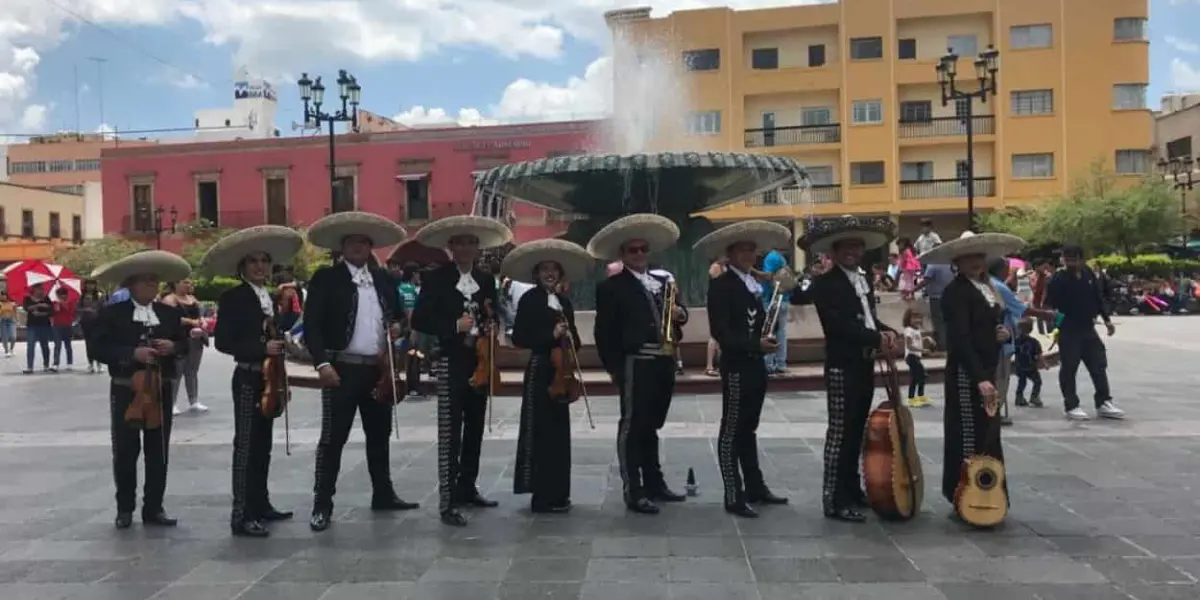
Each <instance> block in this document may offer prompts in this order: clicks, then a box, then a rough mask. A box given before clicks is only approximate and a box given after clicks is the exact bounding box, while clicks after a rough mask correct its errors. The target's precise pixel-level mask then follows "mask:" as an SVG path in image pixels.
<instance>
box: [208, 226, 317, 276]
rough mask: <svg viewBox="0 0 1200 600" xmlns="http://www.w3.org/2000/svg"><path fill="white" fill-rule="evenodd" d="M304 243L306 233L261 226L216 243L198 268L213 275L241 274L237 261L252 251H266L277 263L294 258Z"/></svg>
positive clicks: (234, 234) (280, 227)
mask: <svg viewBox="0 0 1200 600" xmlns="http://www.w3.org/2000/svg"><path fill="white" fill-rule="evenodd" d="M303 246H304V236H302V235H300V234H299V233H298V232H297V231H296V230H294V229H292V228H290V227H284V226H282V225H259V226H257V227H250V228H248V229H243V230H241V231H238V232H235V233H231V234H229V235H227V236H225V237H223V238H221V239H220V240H217V243H215V244H213V245H212V247H210V248H209V249H208V252H205V253H204V258H201V259H200V266H199V268H198V270H200V271H203V272H205V273H209V274H212V275H227V276H230V277H237V276H238V272H237V269H238V264H239V263H241V262H242V259H243V258H245V257H246V255H248V254H250V253H252V252H264V253H266V255H267V256H270V257H271V262H272V263H274V264H277V265H282V264H287V263H289V262H291V261H292V258H293V257H294V256H296V253H297V252H299V251H300V248H301V247H303Z"/></svg>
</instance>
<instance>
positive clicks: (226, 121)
mask: <svg viewBox="0 0 1200 600" xmlns="http://www.w3.org/2000/svg"><path fill="white" fill-rule="evenodd" d="M225 126H226V127H229V119H225Z"/></svg>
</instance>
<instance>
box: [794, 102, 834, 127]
mask: <svg viewBox="0 0 1200 600" xmlns="http://www.w3.org/2000/svg"><path fill="white" fill-rule="evenodd" d="M800 124H801V125H807V126H812V127H817V126H820V125H832V124H833V109H832V108H828V107H824V106H819V107H813V108H802V109H800Z"/></svg>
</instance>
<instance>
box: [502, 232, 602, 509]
mask: <svg viewBox="0 0 1200 600" xmlns="http://www.w3.org/2000/svg"><path fill="white" fill-rule="evenodd" d="M592 263H593V260H592V257H591V256H590V255H588V253H587V250H584V249H583V247H582V246H580V245H579V244H576V243H573V242H568V241H566V240H560V239H546V240H537V241H533V242H526V243H524V244H521V245H520V246H517V247H516V248H515V249H514V250H512V251H511V252H509V254H508V256H506V257H505V258H504V263H503V265H502V267H501V269H502V271H503V273H504V275H505V276H507V277H511V278H512V279H513V280H515V281H523V282H531V283H533V284H534V285H536V287H534V288H532V289H530V290H528V291H526V292H525V293H524V294H522V295H521V301H520V304H518V305H517V311H516V318H515V320H514V322H513V329H512V341H513V345H515V346H517V347H519V348H525V349H528V350H529V352H530V354H529V365H528V366H527V367H526V368H525V386H524V393H523V394H522V395H521V426H520V433H519V434H518V436H517V459H516V466H515V467H514V469H513V493H514V494H532V497H531V498H530V503H529V509H530V511H532V512H535V513H565V512H567V511H569V510H570V509H571V410H570V403H571V402H573V401H574V400H576V399H578V397H579V393H580V392H581V391H582V389H581V388H580V387H579V386H580V385H582V382H581V381H577V379H576V378H577V376H578V372H577V369H576V365H577V363H576V360H577V355H576V352H578V350H579V330H577V329H576V328H575V309H574V308H572V306H571V301H570V300H569V299H568V298H567V296H566V295H565V294H561V293H559V292H558V290H559V289H561V288H560V285H561V284H562V283H563V282H564V281H565V280H566V278H567V277H569V276H574V277H584V276H586V275H587V274H588V272H590V271H591V267H592Z"/></svg>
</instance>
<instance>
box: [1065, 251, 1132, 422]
mask: <svg viewBox="0 0 1200 600" xmlns="http://www.w3.org/2000/svg"><path fill="white" fill-rule="evenodd" d="M1062 258H1063V266H1064V267H1065V268H1064V269H1063V270H1062V271H1059V272H1058V273H1055V274H1054V277H1052V278H1051V279H1050V283H1049V284H1047V287H1046V306H1047V307H1051V308H1054V309H1057V310H1058V312H1059V314H1061V315H1062V319H1061V323H1060V324H1059V326H1058V330H1059V335H1058V347H1059V351H1058V359H1059V370H1058V386H1059V388H1060V389H1061V390H1062V395H1063V412H1064V414H1065V415H1066V417H1067V418H1068V419H1071V420H1074V421H1086V420H1088V419H1089V418H1090V417H1088V414H1087V413H1085V412H1083V409H1081V408H1080V407H1079V394H1078V393H1077V392H1076V389H1075V375H1076V374H1077V373H1078V372H1079V364H1080V363H1083V366H1084V368H1086V369H1087V372H1088V375H1089V376H1090V377H1091V378H1092V386H1093V387H1094V388H1095V390H1096V393H1095V397H1094V399H1095V402H1096V415H1097V416H1099V417H1102V418H1105V419H1123V418H1125V411H1123V410H1121V409H1120V408H1117V405H1116V404H1115V403H1114V402H1113V400H1112V396H1111V394H1110V390H1109V387H1108V352H1107V350H1106V348H1105V347H1104V341H1103V340H1101V339H1100V335H1099V334H1097V333H1096V317H1100V319H1101V320H1102V321H1104V328H1105V329H1106V330H1107V333H1108V335H1109V337H1112V335H1113V334H1114V333H1116V332H1117V329H1116V327H1115V326H1114V325H1113V322H1112V318H1111V317H1110V315H1109V314H1108V308H1107V307H1106V306H1105V303H1104V297H1103V295H1102V290H1101V288H1100V281H1099V279H1097V277H1096V274H1095V273H1094V272H1093V271H1092V270H1091V269H1090V268H1088V266H1087V265H1086V264H1085V263H1084V260H1083V249H1082V248H1080V247H1079V246H1074V245H1068V246H1064V247H1063V249H1062Z"/></svg>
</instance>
